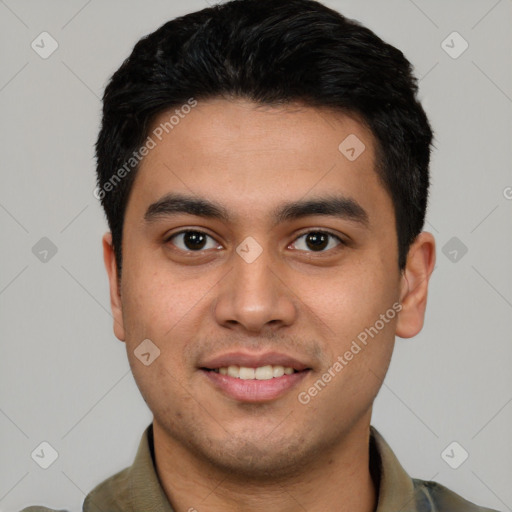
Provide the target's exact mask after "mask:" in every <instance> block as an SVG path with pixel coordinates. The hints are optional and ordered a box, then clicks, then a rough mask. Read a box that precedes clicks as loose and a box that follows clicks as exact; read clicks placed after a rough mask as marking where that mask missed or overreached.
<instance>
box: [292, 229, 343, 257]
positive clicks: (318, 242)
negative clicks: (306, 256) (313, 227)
mask: <svg viewBox="0 0 512 512" xmlns="http://www.w3.org/2000/svg"><path fill="white" fill-rule="evenodd" d="M296 240H302V242H299V243H297V241H296V242H294V244H293V245H298V247H296V249H298V250H300V251H308V250H309V249H311V251H308V252H327V251H326V250H330V249H333V248H334V247H337V246H338V245H340V244H343V245H344V242H343V240H342V239H341V238H340V237H338V236H336V235H333V234H332V233H329V232H328V231H309V232H307V233H304V234H303V235H301V236H299V237H298V238H297V239H296ZM332 240H335V241H337V243H335V244H334V245H333V244H332V242H331V241H332Z"/></svg>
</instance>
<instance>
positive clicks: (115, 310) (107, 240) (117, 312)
mask: <svg viewBox="0 0 512 512" xmlns="http://www.w3.org/2000/svg"><path fill="white" fill-rule="evenodd" d="M102 243H103V262H104V263H105V269H106V271H107V275H108V280H109V288H110V307H111V309H112V316H113V318H114V334H115V336H116V338H118V339H119V340H121V341H125V332H124V323H123V308H122V303H121V295H120V293H119V290H120V288H121V287H120V283H119V281H118V273H117V264H116V258H115V253H114V248H113V245H112V233H110V232H107V233H105V234H104V235H103V238H102Z"/></svg>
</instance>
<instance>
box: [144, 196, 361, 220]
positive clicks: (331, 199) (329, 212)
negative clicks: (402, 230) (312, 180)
mask: <svg viewBox="0 0 512 512" xmlns="http://www.w3.org/2000/svg"><path fill="white" fill-rule="evenodd" d="M179 214H188V215H197V216H199V217H205V218H210V219H217V220H221V221H223V222H226V223H229V222H231V221H232V216H231V215H230V213H229V212H228V210H226V208H224V206H222V205H221V204H218V203H216V202H214V201H211V200H208V199H205V198H197V197H194V196H188V195H183V194H176V193H170V194H166V195H165V196H163V197H162V198H160V199H159V200H157V201H156V202H154V203H152V204H151V205H150V206H149V207H148V208H147V210H146V213H145V214H144V220H145V222H146V224H151V223H153V222H156V221H158V220H160V219H162V218H168V217H172V216H174V215H179ZM311 215H323V216H331V217H337V218H340V219H343V220H349V221H353V222H357V223H359V224H361V225H363V226H368V224H369V217H368V213H367V212H366V210H365V209H364V208H363V207H362V206H361V205H360V204H359V203H358V202H357V201H355V200H354V199H352V198H349V197H345V196H332V195H329V196H327V197H319V198H313V199H309V200H299V201H293V202H289V203H285V204H283V205H280V206H278V207H277V208H276V209H275V210H274V211H273V212H272V217H273V219H274V225H277V224H280V223H283V222H287V221H292V220H296V219H300V218H303V217H308V216H311Z"/></svg>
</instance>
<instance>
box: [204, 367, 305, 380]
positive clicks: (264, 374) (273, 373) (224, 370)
mask: <svg viewBox="0 0 512 512" xmlns="http://www.w3.org/2000/svg"><path fill="white" fill-rule="evenodd" d="M201 369H202V370H205V371H210V372H215V373H218V374H220V375H228V376H229V377H233V378H234V379H242V380H270V379H278V378H280V377H282V376H283V375H292V374H294V373H298V372H299V370H295V369H294V368H292V367H291V366H281V365H271V364H267V365H265V366H258V367H257V368H250V367H248V366H238V365H230V366H221V367H220V368H212V369H210V368H201ZM300 371H304V370H300Z"/></svg>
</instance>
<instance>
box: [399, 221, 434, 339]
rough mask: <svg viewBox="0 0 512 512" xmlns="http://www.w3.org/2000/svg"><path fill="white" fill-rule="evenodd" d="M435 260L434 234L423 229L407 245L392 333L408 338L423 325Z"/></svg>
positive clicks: (414, 334)
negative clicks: (399, 304) (394, 330)
mask: <svg viewBox="0 0 512 512" xmlns="http://www.w3.org/2000/svg"><path fill="white" fill-rule="evenodd" d="M435 263H436V243H435V240H434V237H433V236H432V235H431V234H430V233H427V232H426V231H423V232H422V233H420V234H419V235H418V236H417V237H416V240H415V241H414V242H413V243H412V245H411V247H410V248H409V253H408V255H407V263H406V265H405V269H404V270H403V272H402V277H401V291H400V303H401V304H402V310H401V311H400V313H399V314H398V321H397V325H396V334H397V336H400V337H401V338H412V337H413V336H416V334H418V333H419V332H420V331H421V329H422V328H423V321H424V319H425V309H426V307H427V292H428V283H429V279H430V276H431V274H432V271H433V270H434V265H435Z"/></svg>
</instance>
